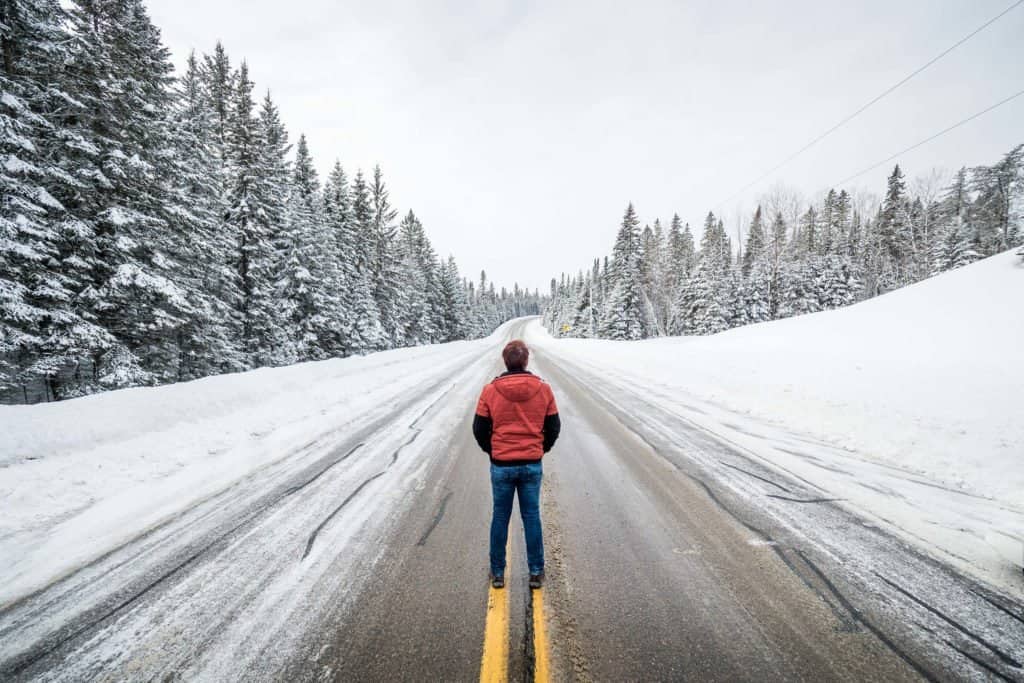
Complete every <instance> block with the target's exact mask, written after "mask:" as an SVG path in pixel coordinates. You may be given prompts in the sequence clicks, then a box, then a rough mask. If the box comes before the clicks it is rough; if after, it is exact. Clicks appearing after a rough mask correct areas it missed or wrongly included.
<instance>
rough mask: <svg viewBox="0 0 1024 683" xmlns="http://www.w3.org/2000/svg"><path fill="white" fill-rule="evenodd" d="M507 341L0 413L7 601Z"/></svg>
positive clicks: (3, 598)
mask: <svg viewBox="0 0 1024 683" xmlns="http://www.w3.org/2000/svg"><path fill="white" fill-rule="evenodd" d="M503 333H504V332H503V328H499V330H498V331H497V332H495V334H496V335H500V334H503ZM495 339H496V338H495V337H491V338H487V339H481V340H475V341H465V342H453V343H449V344H440V345H434V346H424V347H417V348H408V349H399V350H394V351H386V352H381V353H376V354H371V355H367V356H355V357H350V358H346V359H340V360H329V361H322V362H317V363H304V364H300V365H295V366H291V367H286V368H276V369H259V370H253V371H250V372H244V373H238V374H232V375H222V376H217V377H208V378H204V379H200V380H196V381H193V382H185V383H180V384H174V385H168V386H162V387H155V388H133V389H124V390H120V391H112V392H107V393H103V394H98V395H94V396H88V397H84V398H79V399H74V400H69V401H63V402H58V403H49V404H38V405H31V406H0V473H2V475H0V500H3V501H4V514H3V516H2V518H0V558H3V560H2V561H0V606H3V605H6V604H9V603H10V602H12V601H14V600H17V599H18V598H19V597H20V596H23V595H25V594H27V593H30V592H32V591H33V590H36V589H38V588H40V587H42V586H45V585H47V584H48V583H50V582H51V581H53V580H54V579H56V578H59V577H60V576H63V575H66V574H67V573H68V572H70V571H73V570H75V569H76V568H78V567H81V566H83V565H84V564H86V563H88V562H90V561H91V560H93V559H95V558H97V557H99V556H101V555H103V554H104V553H106V552H107V551H109V550H111V549H113V548H116V547H119V546H120V545H121V544H123V543H125V542H126V541H128V540H130V539H132V538H134V537H136V536H137V535H138V534H140V533H142V532H143V531H145V530H147V529H150V528H153V527H155V526H156V525H158V524H160V523H162V522H164V521H166V520H167V519H169V518H171V517H173V516H175V515H176V514H178V513H180V512H181V511H182V510H185V509H188V508H189V507H191V506H193V505H194V504H195V503H197V502H199V501H201V500H204V499H205V498H207V497H209V496H211V495H213V494H214V493H216V492H218V491H221V490H223V489H225V488H226V487H228V486H230V485H232V484H233V483H234V482H237V481H239V480H241V479H243V478H244V477H246V476H248V475H251V474H252V473H254V472H256V471H257V470H260V469H261V468H265V467H268V466H271V465H273V464H275V463H277V462H278V461H282V460H284V459H287V458H289V457H292V456H294V455H295V454H296V452H297V451H300V450H302V449H303V448H304V447H307V446H308V445H309V444H310V443H311V442H314V441H317V442H319V443H320V444H321V445H329V444H330V442H331V440H332V439H331V437H332V435H338V434H341V435H344V434H347V433H351V432H354V431H356V430H357V429H359V428H361V427H364V426H366V424H367V423H368V421H370V420H371V419H372V418H373V417H379V415H380V414H382V413H386V412H387V411H389V410H392V409H393V406H394V405H395V404H396V401H397V400H398V399H400V398H401V397H402V396H403V395H406V394H408V393H409V392H410V390H416V389H423V388H425V387H426V386H428V385H429V384H430V383H431V382H437V381H439V379H443V378H445V377H446V376H448V377H452V378H454V377H456V376H458V374H459V373H460V372H461V371H463V370H465V369H466V368H467V366H469V365H471V363H470V360H471V359H472V358H474V357H477V356H479V355H480V354H481V353H483V352H484V351H485V350H487V349H492V348H493V347H494V346H495V344H496V341H495ZM487 361H488V362H489V363H493V359H492V358H488V359H487ZM467 400H470V399H467ZM295 460H299V458H295Z"/></svg>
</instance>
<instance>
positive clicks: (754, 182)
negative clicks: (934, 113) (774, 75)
mask: <svg viewBox="0 0 1024 683" xmlns="http://www.w3.org/2000/svg"><path fill="white" fill-rule="evenodd" d="M1022 3H1024V0H1017V2H1015V3H1013V4H1012V5H1010V6H1009V7H1007V8H1006V9H1004V10H1003V11H1002V12H1000V13H999V14H997V15H995V16H994V17H992V18H991V19H989V20H988V21H986V22H985V23H984V24H982V25H981V26H979V27H978V28H976V29H974V30H973V31H971V32H970V33H968V34H967V35H966V36H964V37H963V38H961V39H960V40H958V41H956V42H955V43H953V44H952V45H950V46H949V47H947V48H946V49H945V50H943V51H942V52H940V53H939V54H937V55H936V56H935V57H932V59H930V60H929V61H928V62H926V63H925V64H924V65H923V66H921V67H919V68H917V69H916V70H915V71H913V72H911V73H910V75H908V76H906V77H905V78H903V79H902V80H900V81H899V82H897V83H895V84H894V85H892V86H890V87H889V88H888V89H886V90H884V91H882V93H881V94H880V95H877V96H876V97H875V98H874V99H872V100H870V101H869V102H868V103H867V104H865V105H863V106H862V107H861V108H860V109H858V110H857V111H855V112H853V113H852V114H850V115H849V116H847V117H846V118H844V119H843V120H842V121H840V122H839V123H837V124H835V125H834V126H832V127H831V128H829V129H828V130H826V131H825V132H824V133H822V134H821V135H819V136H818V137H816V138H814V139H813V140H811V141H810V142H808V143H807V144H806V145H804V146H803V147H801V148H800V149H798V150H797V151H795V152H793V153H792V154H790V155H789V156H788V157H786V158H785V159H783V160H782V161H781V162H779V163H778V164H776V165H775V166H773V167H772V168H771V169H770V170H768V171H766V172H765V173H763V174H762V175H760V176H758V178H757V179H755V180H752V181H751V182H749V183H747V184H746V185H744V186H743V187H742V188H740V189H739V190H738V191H737V192H735V193H734V194H732V195H731V196H730V197H729V198H728V199H725V200H723V201H721V202H719V203H718V204H716V205H715V208H716V209H718V208H721V206H722V205H723V204H726V203H727V202H731V201H732V200H733V199H735V198H736V197H738V196H740V195H741V194H743V193H744V192H746V191H747V190H749V189H750V188H751V187H753V186H754V185H757V184H758V183H759V182H761V181H762V180H764V179H765V178H767V177H768V176H770V175H772V174H773V173H775V172H776V171H778V170H779V169H780V168H782V167H783V166H786V165H787V164H788V163H789V162H791V161H793V160H794V159H796V158H797V157H798V156H800V155H801V154H803V153H804V152H806V151H807V150H809V149H810V148H811V147H814V145H816V144H818V143H819V142H821V141H822V140H824V139H825V138H826V137H828V136H829V135H831V134H832V133H834V132H836V131H837V130H839V129H840V128H842V127H843V126H845V125H846V124H847V123H849V122H850V121H852V120H853V119H855V118H857V117H858V116H860V115H861V114H863V113H864V112H865V111H867V110H868V108H870V107H871V106H873V105H875V104H877V103H878V102H879V101H880V100H882V99H883V98H885V97H886V96H887V95H889V94H891V93H892V92H893V91H894V90H896V89H897V88H899V87H900V86H902V85H904V84H905V83H906V82H907V81H909V80H910V79H912V78H914V76H917V75H918V74H919V73H921V72H922V71H924V70H925V69H927V68H928V67H930V66H931V65H932V64H934V63H935V62H937V61H939V60H940V59H942V58H943V57H945V56H946V55H948V54H949V53H950V52H952V51H953V50H955V49H956V48H958V47H960V46H961V45H963V44H964V43H966V42H967V41H968V40H970V39H971V38H973V37H974V36H976V35H978V34H979V33H981V32H982V31H984V30H985V29H986V28H988V27H989V26H991V25H992V24H994V23H995V22H996V21H998V20H999V19H1001V18H1002V17H1003V16H1005V15H1006V14H1008V13H1009V12H1010V11H1011V10H1013V9H1015V8H1016V7H1018V6H1019V5H1021V4H1022ZM982 113H984V112H982ZM883 163H884V162H883Z"/></svg>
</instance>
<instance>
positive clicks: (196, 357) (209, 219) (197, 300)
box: [172, 53, 246, 381]
mask: <svg viewBox="0 0 1024 683" xmlns="http://www.w3.org/2000/svg"><path fill="white" fill-rule="evenodd" d="M176 94H177V98H176V99H177V106H176V107H175V110H174V121H173V124H172V129H173V131H174V135H175V149H176V166H177V170H176V172H175V175H176V181H175V182H173V192H174V193H175V195H176V196H175V204H177V205H178V206H179V207H183V209H184V210H183V212H182V213H180V214H179V218H180V219H184V220H186V221H187V225H186V226H185V227H184V229H182V230H180V232H179V239H177V240H175V242H174V244H173V248H174V249H175V252H176V255H177V256H176V261H177V262H178V264H179V266H178V268H179V272H178V279H179V281H181V282H182V286H183V287H184V288H185V289H186V291H187V292H188V297H189V300H190V302H191V307H192V311H193V313H192V314H191V315H189V316H188V317H187V319H186V320H185V322H184V324H183V325H182V327H181V328H180V329H179V331H178V342H177V343H178V355H179V361H178V367H177V377H176V378H175V379H176V380H178V381H180V380H185V379H195V378H198V377H204V376H206V375H210V374H215V373H218V372H230V371H237V370H241V369H244V368H245V367H246V359H245V355H244V353H243V352H242V348H241V346H240V340H241V333H240V331H241V328H240V326H239V325H238V318H237V316H236V315H234V311H233V309H232V306H231V303H232V302H234V301H237V300H238V299H239V294H240V289H239V287H238V274H237V272H235V271H234V270H233V269H231V268H230V267H229V265H228V264H229V262H230V258H231V253H232V250H233V246H234V245H233V241H232V240H231V239H230V236H229V235H228V234H227V233H226V231H225V230H223V229H222V228H223V226H222V216H223V215H224V213H225V209H226V206H225V204H224V184H223V168H222V161H221V155H220V151H219V150H218V146H219V142H218V138H217V136H216V130H215V118H214V111H213V110H212V109H211V108H210V107H209V101H208V98H207V97H206V95H205V92H204V86H203V82H202V75H201V72H200V68H199V63H198V60H197V59H196V56H195V53H192V54H191V55H189V58H188V62H187V66H186V70H185V74H184V76H183V77H182V79H181V81H180V83H179V87H178V91H177V93H176Z"/></svg>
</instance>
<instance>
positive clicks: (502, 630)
mask: <svg viewBox="0 0 1024 683" xmlns="http://www.w3.org/2000/svg"><path fill="white" fill-rule="evenodd" d="M506 557H507V553H506ZM510 564H511V562H510ZM508 592H509V589H508V584H506V587H505V588H494V587H493V586H492V587H490V588H489V589H488V591H487V622H486V626H485V628H484V654H483V657H482V658H481V660H480V681H481V683H506V682H507V681H508V649H509V643H508V640H509V635H508V626H509V619H508V612H509V609H508V602H509V598H508ZM530 600H531V601H532V603H531V607H532V610H531V611H532V613H533V680H534V681H536V682H537V683H548V681H550V680H551V678H550V676H551V668H550V663H549V661H548V637H547V629H546V628H545V626H544V589H543V588H538V589H535V590H531V591H530Z"/></svg>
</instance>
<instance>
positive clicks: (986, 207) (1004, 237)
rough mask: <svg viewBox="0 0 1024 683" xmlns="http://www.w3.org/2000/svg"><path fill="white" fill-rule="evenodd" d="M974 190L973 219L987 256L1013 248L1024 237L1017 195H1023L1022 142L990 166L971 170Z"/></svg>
mask: <svg viewBox="0 0 1024 683" xmlns="http://www.w3.org/2000/svg"><path fill="white" fill-rule="evenodd" d="M971 177H972V181H973V182H972V186H973V189H974V190H975V191H976V192H977V195H978V196H977V199H976V200H975V203H974V208H973V217H972V218H973V220H974V221H975V223H976V230H977V231H978V241H979V246H980V247H981V250H982V253H984V254H985V255H986V256H990V255H992V254H996V253H998V252H1000V251H1004V250H1006V249H1009V248H1011V247H1016V246H1018V245H1020V244H1021V243H1022V240H1024V231H1022V230H1021V229H1020V218H1021V211H1022V209H1021V208H1020V201H1019V200H1020V198H1021V196H1022V195H1024V144H1020V145H1017V146H1016V147H1014V148H1013V149H1011V150H1010V151H1009V152H1007V153H1006V154H1005V155H1004V156H1003V158H1002V159H1000V160H999V161H998V162H997V163H995V164H993V165H992V166H978V167H976V168H974V169H973V171H972V174H971Z"/></svg>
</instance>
